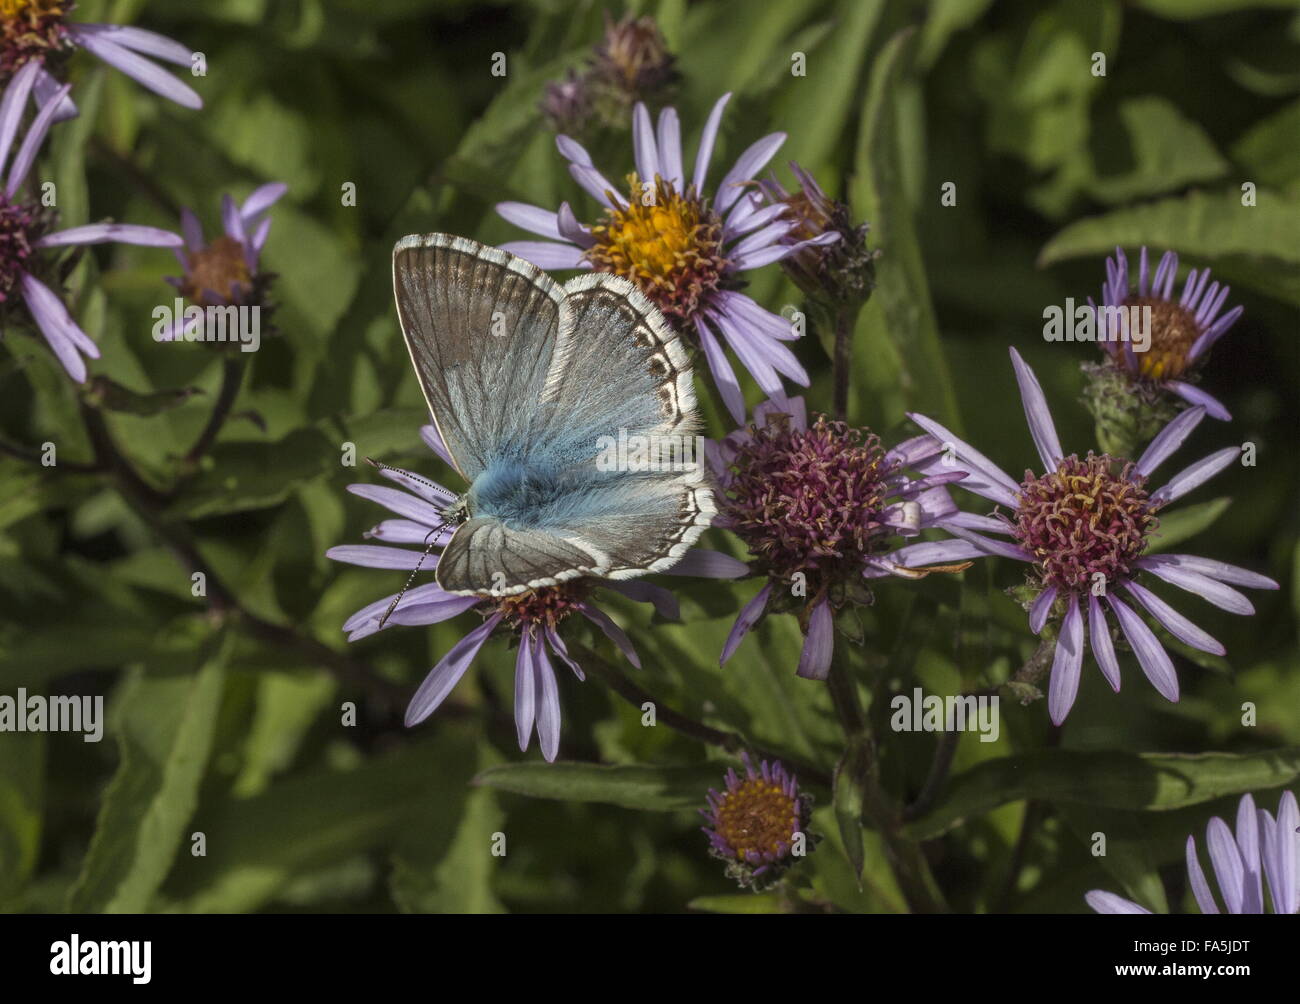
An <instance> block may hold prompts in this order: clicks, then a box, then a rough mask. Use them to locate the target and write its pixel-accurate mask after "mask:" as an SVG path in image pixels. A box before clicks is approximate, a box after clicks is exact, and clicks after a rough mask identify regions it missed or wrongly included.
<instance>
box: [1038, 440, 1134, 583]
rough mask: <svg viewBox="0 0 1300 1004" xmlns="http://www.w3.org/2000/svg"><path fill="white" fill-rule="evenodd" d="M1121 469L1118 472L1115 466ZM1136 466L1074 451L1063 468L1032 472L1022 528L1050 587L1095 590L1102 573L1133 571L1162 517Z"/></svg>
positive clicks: (1117, 576) (1109, 579) (1115, 577)
mask: <svg viewBox="0 0 1300 1004" xmlns="http://www.w3.org/2000/svg"><path fill="white" fill-rule="evenodd" d="M1117 467H1118V468H1120V469H1119V472H1118V474H1117V473H1116V468H1117ZM1145 484H1146V478H1144V477H1142V476H1141V475H1137V474H1135V473H1134V465H1133V464H1132V463H1129V462H1127V461H1119V460H1115V459H1114V458H1112V457H1111V456H1109V455H1108V454H1102V455H1101V456H1095V455H1094V454H1092V453H1089V454H1088V457H1087V459H1086V460H1080V459H1079V458H1078V456H1077V455H1075V454H1071V455H1070V456H1068V457H1066V458H1065V459H1064V460H1062V461H1061V463H1060V466H1058V467H1057V469H1056V470H1054V471H1050V472H1048V473H1047V474H1044V475H1042V476H1041V477H1038V476H1036V475H1034V474H1032V473H1030V472H1028V471H1027V472H1026V473H1025V480H1024V481H1023V482H1021V485H1020V494H1019V497H1018V500H1017V502H1018V505H1017V508H1016V521H1015V534H1016V537H1017V539H1018V540H1019V541H1020V543H1021V545H1023V546H1024V548H1025V549H1026V550H1027V551H1029V552H1030V553H1031V554H1033V556H1034V561H1035V562H1036V563H1037V565H1038V568H1039V569H1040V571H1041V575H1042V580H1043V585H1044V586H1056V587H1057V588H1059V589H1065V590H1079V589H1087V588H1090V587H1091V586H1092V584H1093V582H1094V581H1095V576H1096V575H1097V574H1101V575H1103V576H1105V582H1106V583H1107V584H1112V583H1115V582H1118V581H1119V580H1121V579H1122V578H1123V577H1125V576H1127V575H1128V574H1129V572H1130V569H1131V567H1132V564H1133V561H1134V560H1135V559H1136V558H1137V557H1138V556H1139V555H1141V553H1142V551H1143V550H1144V549H1145V547H1146V537H1147V534H1149V533H1150V532H1151V531H1152V530H1154V529H1155V528H1156V527H1157V526H1158V523H1159V521H1158V520H1157V519H1156V515H1155V513H1156V510H1157V509H1158V508H1159V503H1157V502H1152V501H1151V498H1150V496H1149V495H1148V494H1147V491H1146V488H1145V487H1144V486H1145Z"/></svg>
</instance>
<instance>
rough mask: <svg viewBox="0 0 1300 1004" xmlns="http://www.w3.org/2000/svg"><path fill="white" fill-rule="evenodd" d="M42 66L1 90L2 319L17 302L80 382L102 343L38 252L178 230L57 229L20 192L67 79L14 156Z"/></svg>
mask: <svg viewBox="0 0 1300 1004" xmlns="http://www.w3.org/2000/svg"><path fill="white" fill-rule="evenodd" d="M39 70H40V67H39V66H38V65H37V64H36V63H28V64H26V65H25V66H23V67H22V69H20V70H19V71H18V72H17V73H16V74H14V78H13V80H12V82H11V83H10V84H9V86H8V87H7V88H6V89H5V92H4V97H3V98H0V172H2V171H3V168H4V166H5V165H6V164H8V166H9V173H8V175H7V176H6V180H5V184H4V190H3V192H0V315H2V316H3V319H4V321H5V322H7V321H8V320H9V319H11V318H12V316H13V314H12V311H13V309H14V308H15V307H16V306H17V305H18V304H19V303H21V305H22V306H23V307H24V308H25V309H26V313H27V314H28V315H30V317H31V320H32V321H34V322H35V324H36V327H37V328H39V329H40V332H41V334H42V335H44V336H45V340H46V341H47V342H48V343H49V346H50V348H51V349H52V350H53V351H54V354H55V355H56V356H57V357H58V360H59V362H60V363H62V364H63V368H64V369H65V370H67V371H68V375H69V376H71V377H72V379H74V380H76V381H77V382H78V383H82V382H84V381H85V379H86V362H85V360H86V359H87V358H89V359H98V358H99V346H97V345H96V344H95V343H94V342H93V341H92V340H91V339H90V336H89V335H87V334H86V333H85V332H84V331H82V330H81V328H80V327H79V326H78V324H77V322H76V321H74V320H73V319H72V315H71V314H70V313H69V312H68V308H67V307H66V306H65V305H64V303H63V300H62V299H61V298H60V296H59V295H58V294H57V293H55V292H54V290H53V289H51V288H50V284H52V283H53V284H55V285H57V282H58V280H57V276H56V269H55V266H54V263H53V261H52V260H51V256H49V255H41V254H40V253H39V252H41V251H48V250H51V249H57V248H63V247H74V246H85V245H89V244H104V243H108V242H117V243H121V244H138V245H143V246H146V247H177V246H179V245H180V243H181V238H180V237H178V236H177V235H176V234H173V233H168V232H167V231H166V230H159V229H158V228H157V227H144V226H135V225H132V224H128V223H92V224H89V225H87V226H81V227H71V228H69V229H67V230H54V229H53V227H54V214H53V212H52V211H51V210H49V209H48V208H46V207H43V206H42V205H41V204H40V200H39V199H37V198H34V197H32V198H26V197H24V196H23V195H22V194H21V193H20V189H21V187H22V185H23V182H24V181H25V180H26V179H27V175H28V174H29V173H30V172H31V169H32V165H33V164H35V162H36V155H37V153H38V152H39V150H40V147H41V144H42V143H43V142H44V140H45V136H46V133H47V132H48V131H49V128H50V124H51V123H52V122H53V120H54V117H55V114H56V112H57V110H58V108H59V102H60V101H61V100H62V99H63V98H64V97H65V96H66V95H67V93H68V89H69V87H68V85H67V84H65V85H63V86H62V87H60V88H58V89H57V90H55V91H54V92H53V93H51V94H50V96H49V98H48V99H47V100H45V101H44V102H42V104H41V106H40V111H39V112H38V113H37V114H36V117H35V118H34V119H33V120H32V123H31V125H30V126H29V127H28V129H27V134H26V135H25V136H24V137H23V141H22V144H21V145H20V146H19V147H18V152H17V153H16V154H14V157H13V160H12V162H11V161H10V159H9V154H10V152H11V150H12V148H13V145H14V141H15V139H16V134H17V132H18V125H19V121H20V120H21V118H22V114H23V108H24V106H25V105H26V103H27V99H28V96H29V95H30V94H31V92H32V88H33V87H34V86H35V82H36V75H37V73H38V72H39Z"/></svg>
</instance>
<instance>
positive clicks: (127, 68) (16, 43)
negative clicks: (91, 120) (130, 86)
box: [0, 0, 203, 121]
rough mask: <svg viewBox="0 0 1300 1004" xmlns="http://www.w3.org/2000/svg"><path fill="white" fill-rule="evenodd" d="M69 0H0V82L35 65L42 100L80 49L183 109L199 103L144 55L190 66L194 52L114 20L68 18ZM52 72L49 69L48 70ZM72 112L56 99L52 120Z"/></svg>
mask: <svg viewBox="0 0 1300 1004" xmlns="http://www.w3.org/2000/svg"><path fill="white" fill-rule="evenodd" d="M75 6H76V4H75V3H74V2H72V0H6V2H5V3H3V4H0V84H5V83H7V82H9V81H10V80H11V79H12V78H14V77H15V76H16V75H17V73H18V71H19V70H21V69H22V68H23V67H25V66H28V65H31V66H34V67H36V75H37V76H36V82H35V91H34V93H35V96H36V100H37V103H38V104H41V105H43V104H44V103H45V102H46V100H48V98H49V97H50V95H52V94H54V92H55V91H57V90H58V88H59V83H58V75H59V74H61V73H62V64H63V63H64V62H65V60H66V59H67V56H68V54H69V53H71V52H72V51H73V50H74V49H85V50H86V51H87V52H89V53H91V54H93V55H96V56H98V57H99V58H100V59H102V60H103V61H104V62H105V63H108V64H109V65H110V66H112V67H114V68H116V69H118V70H121V71H122V72H123V73H125V74H126V75H127V76H128V77H130V78H131V79H132V80H134V81H136V82H137V83H139V84H141V85H142V86H144V87H147V88H148V89H149V90H151V91H153V92H154V93H155V94H157V95H160V96H161V97H164V98H166V99H167V100H169V101H174V102H176V103H177V104H178V105H184V106H185V107H186V108H202V107H203V100H202V99H201V98H200V97H199V96H198V94H196V93H195V92H194V90H193V89H192V88H190V87H189V86H187V85H186V84H184V83H182V82H181V81H179V80H177V79H176V78H175V77H173V76H172V75H171V74H170V73H168V72H167V71H165V70H163V69H161V68H159V67H158V66H157V65H156V64H154V63H152V62H150V60H149V59H147V58H145V57H147V56H152V57H154V58H155V59H161V60H163V61H165V62H168V63H175V64H176V65H178V66H190V65H191V63H192V60H193V56H194V54H193V53H192V52H191V51H190V50H189V49H187V48H186V47H185V46H183V45H181V44H180V43H179V42H175V41H173V40H172V39H170V38H167V37H166V36H164V35H159V34H158V33H157V32H153V31H146V30H145V29H143V28H132V27H128V26H125V25H119V24H78V23H75V22H73V21H70V20H68V15H69V14H71V13H72V10H73V8H74V7H75ZM52 71H53V72H52ZM76 114H77V108H76V105H74V104H73V103H72V101H71V100H70V99H69V98H68V97H67V96H66V94H65V95H64V96H63V97H61V98H60V101H59V105H58V110H57V112H56V114H55V121H60V120H62V119H65V118H70V117H72V116H73V115H76Z"/></svg>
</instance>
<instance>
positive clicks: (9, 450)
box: [0, 439, 100, 474]
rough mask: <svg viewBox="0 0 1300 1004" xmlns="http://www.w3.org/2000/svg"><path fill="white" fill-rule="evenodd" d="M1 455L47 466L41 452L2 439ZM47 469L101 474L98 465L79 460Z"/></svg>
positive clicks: (60, 463)
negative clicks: (43, 461)
mask: <svg viewBox="0 0 1300 1004" xmlns="http://www.w3.org/2000/svg"><path fill="white" fill-rule="evenodd" d="M0 453H3V454H4V455H5V456H8V457H13V458H14V459H15V460H25V461H27V462H28V463H32V464H40V465H41V466H42V467H44V466H45V465H44V463H42V456H41V451H39V450H34V449H32V448H31V447H30V446H19V445H18V444H17V443H10V442H8V441H6V440H3V439H0ZM46 469H47V470H50V471H54V472H56V473H57V472H58V471H59V470H65V471H72V472H73V473H75V474H96V473H98V472H99V470H100V467H99V465H98V464H87V463H82V462H80V461H77V460H62V461H59V462H58V463H55V464H51V465H50V466H49V467H48V468H46Z"/></svg>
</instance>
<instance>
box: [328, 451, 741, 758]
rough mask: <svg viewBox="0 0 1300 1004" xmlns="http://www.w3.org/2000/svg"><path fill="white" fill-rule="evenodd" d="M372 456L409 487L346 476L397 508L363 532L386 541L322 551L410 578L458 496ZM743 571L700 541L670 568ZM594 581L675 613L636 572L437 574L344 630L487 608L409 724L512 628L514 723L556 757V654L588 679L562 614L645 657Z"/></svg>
mask: <svg viewBox="0 0 1300 1004" xmlns="http://www.w3.org/2000/svg"><path fill="white" fill-rule="evenodd" d="M420 435H421V438H423V440H424V442H425V444H426V445H427V446H428V447H429V449H431V450H433V452H434V453H436V454H437V455H438V456H439V457H441V458H442V459H443V460H444V461H445V462H446V463H447V464H448V465H453V463H454V462H453V461H452V459H451V455H450V454H449V453H448V452H447V448H446V446H444V445H443V442H442V440H441V438H440V437H439V436H438V432H437V430H436V429H435V428H434V426H432V425H426V426H424V427H423V428H422V429H421V430H420ZM376 466H377V467H378V470H379V473H380V474H381V475H383V476H384V477H386V478H388V479H389V480H390V481H393V482H395V483H396V484H398V485H400V486H401V488H402V489H405V490H404V491H399V490H398V489H396V488H385V487H382V486H379V485H349V486H348V491H350V492H352V493H353V494H354V495H360V496H361V497H362V498H365V499H370V500H371V501H372V502H378V503H379V504H380V505H382V506H384V507H385V508H386V509H388V510H390V511H391V512H392V513H394V514H395V516H396V517H397V518H396V519H386V520H384V521H383V522H382V523H380V524H378V525H377V526H375V527H373V528H372V529H370V530H369V531H367V532H366V537H368V538H370V539H372V540H377V541H382V542H383V543H380V544H354V545H348V546H343V547H332V548H330V549H329V551H327V552H326V556H327V557H329V558H333V559H334V560H335V561H342V562H346V563H348V564H352V565H362V566H364V567H367V568H392V569H404V570H406V571H408V572H409V573H411V574H410V577H409V579H408V581H407V585H408V586H410V585H411V583H412V582H413V581H414V579H415V576H416V573H418V572H419V571H421V570H428V571H432V570H433V569H434V568H435V567H436V565H437V560H438V559H437V557H436V556H435V557H432V558H426V554H427V552H428V550H429V549H430V548H436V547H442V546H445V545H446V543H447V542H448V541H449V540H451V535H452V532H453V530H454V528H453V527H448V516H447V513H448V511H449V510H450V509H451V508H452V507H453V506H454V505H455V504H456V502H457V497H456V495H455V493H454V492H451V491H448V490H447V489H446V488H443V487H442V486H441V485H438V484H435V483H434V482H432V481H429V480H427V479H426V478H423V477H421V476H420V475H418V474H413V473H411V472H410V471H404V470H401V469H399V468H396V467H390V466H388V465H386V464H379V465H376ZM394 545H398V546H394ZM400 545H414V547H410V546H400ZM745 571H746V568H745V566H744V565H743V564H741V563H740V562H738V561H736V560H735V559H733V558H729V557H727V556H726V555H724V554H719V553H717V552H714V551H705V550H699V549H695V550H692V551H688V552H687V553H686V555H685V556H684V557H683V559H682V560H681V561H680V562H679V563H678V564H677V565H675V566H674V567H673V568H672V569H669V570H668V571H667V572H666V573H665V574H668V575H693V576H705V577H708V578H735V577H736V576H739V575H743V574H744V573H745ZM597 589H609V590H612V591H614V592H616V593H621V594H622V595H624V596H626V597H628V598H630V599H633V600H636V601H637V602H641V603H650V604H653V606H654V607H655V609H656V610H657V611H658V612H659V613H660V614H661V615H662V616H664V617H668V618H671V619H675V618H676V617H677V615H678V605H677V600H676V598H675V597H674V596H673V594H672V593H670V592H669V591H668V590H667V589H664V588H663V587H662V586H657V585H655V584H654V583H651V582H646V581H644V580H640V579H633V580H623V581H617V582H616V581H613V580H610V579H592V578H583V579H574V580H571V581H569V582H564V583H561V584H559V585H556V586H548V587H545V588H542V589H534V590H530V591H528V592H525V593H521V594H519V595H515V596H508V597H491V596H460V595H453V594H451V593H447V592H444V591H443V590H442V588H441V587H440V586H439V585H438V584H437V583H436V582H429V583H425V584H423V585H419V586H415V587H414V588H409V589H405V590H404V591H403V592H401V593H394V594H393V595H391V596H385V597H384V598H383V599H381V600H376V601H375V602H374V603H371V604H369V605H368V606H365V607H363V608H362V609H360V610H358V611H357V612H356V613H355V614H353V615H352V616H351V617H350V618H348V620H347V621H346V622H345V623H344V625H343V630H344V631H346V632H348V640H349V641H357V640H359V639H361V638H365V637H368V636H369V635H372V634H375V633H376V632H377V631H379V630H381V629H383V628H386V627H388V626H390V625H394V624H401V625H407V626H419V625H425V624H437V623H440V622H441V621H445V620H449V619H450V618H452V617H455V616H456V615H457V614H460V613H464V612H465V611H467V610H474V611H475V612H476V613H478V614H479V615H480V616H481V617H482V618H483V622H482V623H481V624H480V625H479V626H478V627H476V628H474V630H472V631H470V632H469V633H468V634H466V635H465V637H464V638H462V639H461V640H460V641H459V642H458V643H457V644H456V645H454V646H453V647H452V649H451V651H449V652H448V653H447V654H446V655H445V656H443V658H442V659H441V661H439V663H438V664H437V665H436V666H434V667H433V669H432V671H430V673H429V675H428V676H427V677H425V680H424V682H423V683H422V684H421V685H420V687H419V689H418V690H417V691H416V692H415V696H414V697H413V698H411V703H410V705H409V706H408V707H407V709H406V724H407V725H408V726H411V725H417V724H419V723H420V722H422V721H424V720H425V719H426V718H428V717H429V715H431V714H433V712H434V711H435V710H437V708H438V705H440V704H441V703H442V702H443V700H445V699H446V697H447V695H448V694H450V693H451V691H452V688H454V687H455V686H456V684H457V682H459V680H460V678H461V677H462V676H464V675H465V671H466V670H467V669H469V666H470V663H472V662H473V661H474V657H475V656H476V655H477V654H478V651H479V649H480V648H482V647H483V645H484V643H485V642H486V641H487V640H488V638H489V637H490V636H491V635H492V634H493V633H494V632H497V631H501V632H507V631H509V632H513V633H514V634H515V635H516V636H517V637H518V642H519V652H518V655H517V656H516V658H515V724H516V726H517V728H518V735H519V748H520V749H521V750H526V749H527V748H528V743H529V740H530V738H531V736H532V732H533V729H534V726H536V730H537V735H538V738H539V740H540V741H541V747H542V755H543V756H545V757H546V759H547V760H554V759H555V756H556V754H557V753H558V752H559V748H560V697H559V690H558V689H557V686H556V680H555V672H554V665H553V662H552V657H554V658H556V659H559V661H560V662H562V663H564V664H565V665H567V666H568V667H569V668H570V669H572V670H573V672H574V674H575V675H576V676H577V677H578V679H579V680H581V679H583V673H582V669H581V667H580V666H579V665H578V664H577V663H576V662H575V661H574V660H573V659H572V658H571V657H570V656H569V650H568V648H567V647H566V646H565V644H564V640H563V638H562V637H561V635H560V632H559V630H558V628H559V626H560V624H561V623H562V622H563V621H564V620H566V619H567V618H568V617H570V616H571V615H573V614H579V615H580V616H582V617H585V618H586V619H587V620H589V621H590V622H591V623H592V624H594V625H596V627H598V628H599V629H600V630H601V632H603V633H604V634H605V636H606V637H607V638H609V640H610V641H612V642H613V643H614V645H615V647H617V648H618V649H619V651H621V652H622V653H623V655H624V657H625V658H626V659H627V661H628V662H630V663H631V664H632V665H633V666H635V667H637V668H638V669H639V668H640V666H641V662H640V659H639V658H638V657H637V654H636V650H635V649H634V648H633V647H632V642H631V641H630V640H629V639H628V637H627V635H626V634H624V633H623V629H622V628H620V627H619V626H618V625H617V624H615V623H614V621H613V620H611V619H610V617H609V615H608V614H606V613H605V612H604V611H603V610H601V609H600V608H599V607H598V606H597V605H596V602H595V599H594V596H595V591H596V590H597Z"/></svg>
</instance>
